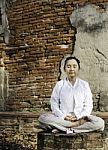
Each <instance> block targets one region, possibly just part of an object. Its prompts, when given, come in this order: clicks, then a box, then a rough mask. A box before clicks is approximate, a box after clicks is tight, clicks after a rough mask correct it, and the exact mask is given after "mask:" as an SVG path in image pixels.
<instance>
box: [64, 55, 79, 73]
mask: <svg viewBox="0 0 108 150" xmlns="http://www.w3.org/2000/svg"><path fill="white" fill-rule="evenodd" d="M71 59H74V60H76V62H77V64H78V67H79V69H80V61H79V59H78V58H76V57H75V56H69V57H67V58H66V59H65V62H64V70H65V67H66V64H67V62H68V60H71Z"/></svg>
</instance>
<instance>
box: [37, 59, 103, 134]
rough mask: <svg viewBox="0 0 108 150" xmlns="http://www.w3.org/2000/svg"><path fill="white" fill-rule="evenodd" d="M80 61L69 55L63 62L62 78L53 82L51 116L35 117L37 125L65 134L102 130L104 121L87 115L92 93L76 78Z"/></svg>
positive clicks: (91, 104)
mask: <svg viewBox="0 0 108 150" xmlns="http://www.w3.org/2000/svg"><path fill="white" fill-rule="evenodd" d="M79 70H80V61H79V60H78V59H77V58H76V57H73V56H70V57H67V58H66V60H65V62H64V71H65V73H66V78H65V79H63V80H60V81H58V82H57V83H56V85H55V87H54V89H53V92H52V95H51V100H50V102H51V110H52V112H51V113H46V114H42V115H41V116H40V117H39V123H40V126H41V127H42V128H44V129H52V132H57V131H64V132H66V133H67V134H70V133H71V134H75V133H81V132H91V131H94V130H99V131H103V130H104V120H103V119H101V118H100V117H97V116H93V115H91V112H92V109H93V100H92V93H91V90H90V87H89V84H88V82H86V81H84V80H82V79H80V78H78V72H79Z"/></svg>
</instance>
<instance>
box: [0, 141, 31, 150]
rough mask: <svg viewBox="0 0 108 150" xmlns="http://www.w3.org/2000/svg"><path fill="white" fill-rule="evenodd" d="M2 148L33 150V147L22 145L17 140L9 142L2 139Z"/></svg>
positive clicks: (0, 144) (2, 149) (8, 149)
mask: <svg viewBox="0 0 108 150" xmlns="http://www.w3.org/2000/svg"><path fill="white" fill-rule="evenodd" d="M0 150H33V149H31V148H26V147H22V145H20V144H17V143H15V142H7V141H6V140H1V139H0Z"/></svg>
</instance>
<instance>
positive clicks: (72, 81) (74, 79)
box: [68, 77, 76, 85]
mask: <svg viewBox="0 0 108 150" xmlns="http://www.w3.org/2000/svg"><path fill="white" fill-rule="evenodd" d="M68 80H69V81H70V83H71V84H72V85H74V84H75V81H76V77H70V78H68Z"/></svg>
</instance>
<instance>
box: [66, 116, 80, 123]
mask: <svg viewBox="0 0 108 150" xmlns="http://www.w3.org/2000/svg"><path fill="white" fill-rule="evenodd" d="M64 120H67V121H71V122H75V121H77V118H76V116H74V115H67V116H66V117H65V118H64Z"/></svg>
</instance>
